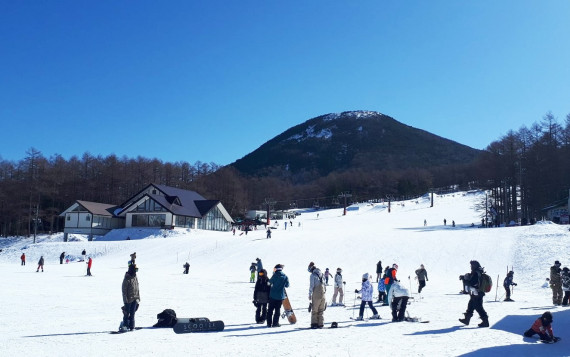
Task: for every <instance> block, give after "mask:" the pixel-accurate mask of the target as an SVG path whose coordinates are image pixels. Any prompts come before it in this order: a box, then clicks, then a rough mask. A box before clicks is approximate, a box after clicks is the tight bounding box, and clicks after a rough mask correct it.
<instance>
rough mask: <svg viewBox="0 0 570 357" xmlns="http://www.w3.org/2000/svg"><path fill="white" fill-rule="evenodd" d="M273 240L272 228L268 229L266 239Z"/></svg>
mask: <svg viewBox="0 0 570 357" xmlns="http://www.w3.org/2000/svg"><path fill="white" fill-rule="evenodd" d="M269 238H271V228H267V237H266V239H269Z"/></svg>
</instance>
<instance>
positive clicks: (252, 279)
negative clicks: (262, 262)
mask: <svg viewBox="0 0 570 357" xmlns="http://www.w3.org/2000/svg"><path fill="white" fill-rule="evenodd" d="M256 271H257V267H256V265H255V263H251V265H250V266H249V272H250V274H249V282H250V283H255V272H256Z"/></svg>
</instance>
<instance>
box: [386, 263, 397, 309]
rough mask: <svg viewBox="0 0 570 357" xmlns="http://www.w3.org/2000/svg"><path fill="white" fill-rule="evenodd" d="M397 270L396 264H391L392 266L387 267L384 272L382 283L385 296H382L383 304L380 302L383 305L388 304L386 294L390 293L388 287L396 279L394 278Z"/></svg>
mask: <svg viewBox="0 0 570 357" xmlns="http://www.w3.org/2000/svg"><path fill="white" fill-rule="evenodd" d="M397 272H398V264H393V265H392V267H391V268H387V270H386V272H385V278H384V285H386V296H385V297H384V304H382V305H383V306H388V305H389V303H388V294H389V293H390V287H391V286H392V283H393V282H395V281H398V279H396V273H397Z"/></svg>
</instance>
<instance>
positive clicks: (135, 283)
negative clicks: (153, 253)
mask: <svg viewBox="0 0 570 357" xmlns="http://www.w3.org/2000/svg"><path fill="white" fill-rule="evenodd" d="M138 270H139V269H138V268H137V266H136V265H135V264H131V265H129V270H128V271H127V272H126V273H125V278H124V279H123V284H122V287H121V288H122V289H121V290H122V292H123V304H124V306H123V323H122V324H121V327H120V328H119V330H120V332H126V331H128V330H131V331H132V330H134V329H135V312H136V311H137V309H138V308H139V303H140V300H141V297H140V293H139V280H138V278H137V272H138Z"/></svg>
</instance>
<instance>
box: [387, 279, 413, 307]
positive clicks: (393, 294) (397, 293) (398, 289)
mask: <svg viewBox="0 0 570 357" xmlns="http://www.w3.org/2000/svg"><path fill="white" fill-rule="evenodd" d="M401 296H410V291H409V290H408V289H406V288H405V287H404V285H402V284H400V283H399V282H397V281H395V282H394V283H393V284H392V287H391V288H390V292H389V293H388V301H389V302H392V299H394V298H397V297H401Z"/></svg>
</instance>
